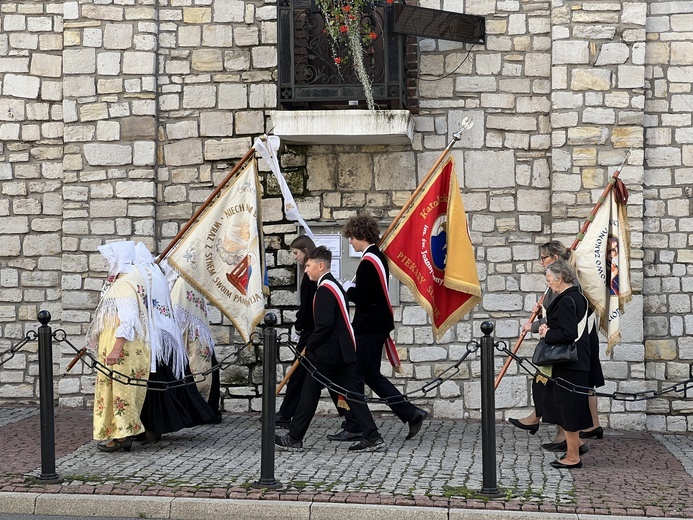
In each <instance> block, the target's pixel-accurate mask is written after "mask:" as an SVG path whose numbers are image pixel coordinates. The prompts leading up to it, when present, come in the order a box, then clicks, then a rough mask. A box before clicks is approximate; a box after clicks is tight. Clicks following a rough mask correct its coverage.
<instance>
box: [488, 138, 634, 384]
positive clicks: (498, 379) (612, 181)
mask: <svg viewBox="0 0 693 520" xmlns="http://www.w3.org/2000/svg"><path fill="white" fill-rule="evenodd" d="M632 150H633V147H632V146H631V147H630V148H629V149H628V153H626V156H625V157H624V158H623V162H621V165H620V166H619V167H618V168H617V169H616V171H615V172H614V174H613V175H612V176H611V177H610V178H609V182H607V184H606V187H605V188H604V191H603V192H602V194H601V195H600V196H599V199H598V200H597V203H596V204H595V206H594V208H593V209H592V212H591V213H590V214H589V216H588V217H587V219H586V220H585V223H584V224H583V225H582V228H580V231H579V233H578V235H577V237H576V238H575V241H574V242H573V244H572V245H571V246H570V250H571V251H575V249H576V248H577V246H578V245H579V244H580V241H581V240H582V239H583V238H584V236H585V232H586V231H587V228H588V227H590V224H591V223H592V222H593V221H594V216H595V215H596V214H597V211H599V208H600V207H601V206H602V204H603V203H604V201H605V200H606V197H608V195H609V192H610V191H611V190H612V188H613V187H614V184H616V181H617V180H618V176H619V175H620V174H621V170H622V169H623V166H624V165H625V164H626V161H627V160H628V156H629V155H630V152H631V151H632ZM544 296H546V293H544V294H543V295H542V296H541V299H540V300H539V305H541V304H542V303H543V302H544ZM536 317H537V313H536V312H533V313H532V315H531V316H530V317H529V321H528V323H532V322H533V321H534V320H535V318H536ZM526 335H527V332H525V331H523V332H522V334H520V337H519V338H518V339H517V342H516V343H515V346H514V347H513V350H512V353H513V354H516V353H517V351H518V350H519V349H520V346H521V345H522V342H523V341H524V340H525V336H526ZM512 360H513V358H512V356H508V357H507V359H506V360H505V364H504V365H503V368H501V371H500V372H499V373H498V377H496V382H495V384H494V389H497V388H498V385H499V384H500V382H501V379H503V376H504V375H505V373H506V372H507V371H508V367H509V366H510V363H511V362H512Z"/></svg>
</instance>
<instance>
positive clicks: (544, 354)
mask: <svg viewBox="0 0 693 520" xmlns="http://www.w3.org/2000/svg"><path fill="white" fill-rule="evenodd" d="M586 324H587V311H585V317H584V318H582V320H580V323H578V329H577V332H578V335H577V339H576V340H575V341H573V342H572V343H560V344H558V345H551V344H549V343H546V341H544V338H542V339H540V340H539V343H537V346H536V348H535V349H534V354H533V355H532V363H534V364H535V365H536V366H538V367H543V366H546V365H563V364H566V363H577V360H578V350H577V342H578V341H580V338H581V337H582V333H583V332H584V331H585V325H586Z"/></svg>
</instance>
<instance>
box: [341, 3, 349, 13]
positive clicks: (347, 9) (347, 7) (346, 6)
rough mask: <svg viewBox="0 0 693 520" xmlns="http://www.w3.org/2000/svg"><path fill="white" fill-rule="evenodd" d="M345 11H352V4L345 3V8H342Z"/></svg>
mask: <svg viewBox="0 0 693 520" xmlns="http://www.w3.org/2000/svg"><path fill="white" fill-rule="evenodd" d="M342 10H343V11H344V12H345V13H348V12H349V11H351V6H350V5H345V6H344V8H343V9H342Z"/></svg>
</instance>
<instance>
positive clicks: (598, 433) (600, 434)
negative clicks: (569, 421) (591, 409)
mask: <svg viewBox="0 0 693 520" xmlns="http://www.w3.org/2000/svg"><path fill="white" fill-rule="evenodd" d="M592 437H596V438H597V439H602V438H604V428H602V427H601V426H597V427H596V428H594V429H593V430H589V431H586V432H580V438H581V439H590V438H592Z"/></svg>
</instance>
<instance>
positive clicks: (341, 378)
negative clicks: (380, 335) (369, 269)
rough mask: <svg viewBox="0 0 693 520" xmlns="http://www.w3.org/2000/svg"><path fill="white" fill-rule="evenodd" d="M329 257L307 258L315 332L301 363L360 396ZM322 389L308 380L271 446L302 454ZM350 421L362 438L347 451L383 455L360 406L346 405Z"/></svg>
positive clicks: (350, 336) (320, 253)
mask: <svg viewBox="0 0 693 520" xmlns="http://www.w3.org/2000/svg"><path fill="white" fill-rule="evenodd" d="M331 262H332V253H331V252H330V251H329V249H327V248H326V247H324V246H321V247H318V248H316V249H314V250H313V251H311V252H310V253H308V254H307V255H306V264H305V265H306V268H305V270H306V273H307V274H308V277H309V278H310V279H311V280H313V281H315V282H317V283H318V290H317V292H316V293H315V300H314V302H313V315H314V318H315V329H314V330H313V333H312V334H311V335H310V338H308V343H307V344H306V358H307V359H308V360H309V361H310V362H311V363H312V364H313V366H314V367H315V368H316V370H317V371H318V372H319V373H320V374H321V375H322V376H324V377H325V378H327V379H329V380H331V381H333V382H334V383H335V384H337V385H339V386H341V387H343V388H344V389H346V390H348V391H352V392H360V391H362V390H363V380H362V379H361V378H360V376H359V373H358V369H357V366H356V365H357V358H356V340H355V337H354V331H353V329H352V328H351V323H349V304H348V302H347V300H346V295H345V294H344V290H343V289H342V287H341V285H339V283H338V282H337V281H336V280H335V279H334V277H333V276H332V275H331V274H330V264H331ZM324 386H325V385H324V384H323V383H322V382H320V381H318V380H316V379H315V378H313V377H307V378H306V380H305V382H304V383H303V389H302V391H301V400H300V401H299V403H298V408H297V409H296V413H295V414H294V417H293V420H292V422H291V427H290V428H289V433H288V434H286V435H284V436H279V435H277V436H276V437H275V440H274V443H275V444H276V445H277V447H279V448H281V449H287V450H302V449H303V437H304V436H305V434H306V431H307V430H308V426H310V422H311V421H312V419H313V416H314V415H315V410H316V408H317V406H318V401H319V400H320V392H321V391H322V389H323V387H324ZM349 406H350V407H351V412H350V414H351V416H352V417H353V420H354V421H355V422H356V423H357V424H358V427H359V428H360V430H361V431H362V432H363V437H362V438H361V440H360V441H359V442H357V443H356V444H354V445H352V446H350V447H349V450H350V451H382V450H383V449H385V442H384V441H383V438H382V437H381V436H380V434H379V433H378V428H377V426H376V425H375V422H374V421H373V416H372V415H371V412H370V410H369V409H368V406H366V403H365V402H362V401H349Z"/></svg>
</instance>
